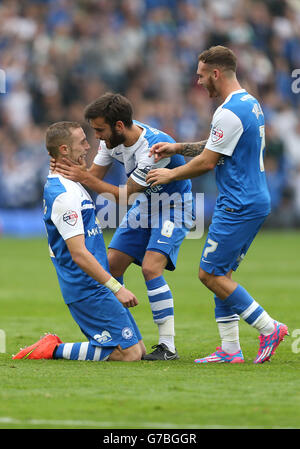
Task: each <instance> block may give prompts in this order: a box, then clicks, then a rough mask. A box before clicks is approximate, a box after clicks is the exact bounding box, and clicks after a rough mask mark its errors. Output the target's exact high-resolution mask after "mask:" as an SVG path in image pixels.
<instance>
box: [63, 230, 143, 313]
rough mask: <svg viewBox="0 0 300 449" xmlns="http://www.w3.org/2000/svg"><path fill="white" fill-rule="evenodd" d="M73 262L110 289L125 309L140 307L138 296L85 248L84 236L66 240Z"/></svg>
mask: <svg viewBox="0 0 300 449" xmlns="http://www.w3.org/2000/svg"><path fill="white" fill-rule="evenodd" d="M66 245H67V247H68V250H69V251H70V254H71V256H72V259H73V261H74V262H75V263H76V264H77V265H78V266H79V267H80V268H81V269H82V270H83V271H84V272H85V273H87V274H88V275H89V276H90V277H92V278H93V279H95V280H96V281H97V282H99V284H102V285H105V286H106V287H107V288H109V289H110V290H111V291H112V292H113V293H114V295H115V296H116V297H117V298H118V300H119V301H120V302H121V303H122V304H123V306H124V307H134V306H136V305H138V300H137V298H136V296H135V295H134V294H133V293H132V292H131V291H130V290H127V289H126V288H125V287H123V286H122V285H121V284H120V283H119V282H118V281H117V280H116V279H114V278H113V277H112V276H111V275H110V274H109V273H108V272H107V271H106V270H105V269H104V268H103V267H102V266H101V265H100V263H99V262H98V261H97V259H96V258H95V257H94V256H93V254H92V253H90V252H89V251H88V249H87V248H86V246H85V239H84V235H83V234H80V235H76V236H74V237H71V238H69V239H67V240H66Z"/></svg>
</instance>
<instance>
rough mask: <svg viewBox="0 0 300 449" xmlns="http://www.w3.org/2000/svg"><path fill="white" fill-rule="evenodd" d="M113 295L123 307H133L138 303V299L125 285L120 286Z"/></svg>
mask: <svg viewBox="0 0 300 449" xmlns="http://www.w3.org/2000/svg"><path fill="white" fill-rule="evenodd" d="M115 296H116V297H117V298H118V300H119V301H120V303H122V304H123V306H124V307H127V308H128V307H135V306H137V305H138V303H139V302H138V300H137V298H136V296H135V295H134V294H133V293H132V292H131V291H130V290H127V288H125V287H121V288H120V290H119V291H118V292H117V293H115Z"/></svg>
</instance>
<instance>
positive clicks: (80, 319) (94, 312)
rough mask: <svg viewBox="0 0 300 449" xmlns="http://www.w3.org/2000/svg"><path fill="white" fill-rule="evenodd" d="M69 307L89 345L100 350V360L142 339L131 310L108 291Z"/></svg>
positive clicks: (71, 304) (73, 303)
mask: <svg viewBox="0 0 300 449" xmlns="http://www.w3.org/2000/svg"><path fill="white" fill-rule="evenodd" d="M68 307H69V310H70V313H71V315H72V317H73V318H74V320H75V321H76V323H77V324H78V326H79V327H80V329H81V332H82V333H83V334H84V335H85V336H86V337H87V339H88V340H89V342H90V343H91V344H92V345H94V346H100V347H101V348H102V354H103V355H102V357H103V358H104V357H107V356H108V355H109V354H110V353H111V352H112V351H113V350H114V349H115V348H116V347H117V346H118V345H120V346H121V348H122V349H126V348H129V347H130V346H133V345H135V344H137V343H138V342H139V340H141V339H142V336H141V333H140V331H139V329H138V327H137V324H136V322H135V320H134V318H133V316H132V314H131V313H130V311H129V310H128V309H127V308H126V307H124V306H123V305H122V304H121V303H120V301H119V300H118V299H117V298H116V297H115V295H114V294H113V293H112V292H111V291H110V290H108V289H107V293H103V292H101V293H100V292H99V294H98V295H93V296H91V297H90V298H88V299H83V300H80V301H76V302H72V303H70V304H68Z"/></svg>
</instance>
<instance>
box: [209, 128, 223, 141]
mask: <svg viewBox="0 0 300 449" xmlns="http://www.w3.org/2000/svg"><path fill="white" fill-rule="evenodd" d="M223 135H224V133H223V130H222V129H221V128H217V127H216V126H214V127H213V129H212V130H211V140H212V141H213V142H218V141H219V140H221V139H222V137H223Z"/></svg>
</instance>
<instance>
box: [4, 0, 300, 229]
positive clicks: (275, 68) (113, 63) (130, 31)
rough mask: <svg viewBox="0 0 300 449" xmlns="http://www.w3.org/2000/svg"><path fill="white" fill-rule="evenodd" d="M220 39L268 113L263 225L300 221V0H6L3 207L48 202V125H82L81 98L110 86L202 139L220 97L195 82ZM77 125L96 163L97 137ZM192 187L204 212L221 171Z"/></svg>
mask: <svg viewBox="0 0 300 449" xmlns="http://www.w3.org/2000/svg"><path fill="white" fill-rule="evenodd" d="M218 44H220V45H226V46H229V47H230V48H232V49H233V51H234V52H235V53H236V55H237V57H238V77H239V80H240V82H241V84H242V86H243V87H244V88H245V89H247V90H248V91H249V92H250V93H252V94H253V95H254V96H256V97H257V98H258V99H259V101H260V102H261V105H262V108H263V110H264V113H265V120H266V148H267V150H266V156H265V168H266V174H267V179H268V184H269V188H270V193H271V198H272V207H273V212H272V215H271V216H270V217H269V219H268V221H267V225H269V226H274V227H278V226H280V227H285V228H289V227H294V226H299V225H300V148H299V147H300V93H297V89H292V83H293V82H294V85H295V87H297V86H298V90H300V89H299V87H300V81H299V83H298V84H297V79H294V78H293V76H292V74H293V71H295V69H300V2H299V0H264V1H255V0H82V1H80V0H23V1H15V0H9V1H5V0H2V1H1V0H0V69H1V70H3V71H4V73H5V76H6V93H1V94H0V208H1V209H2V210H7V209H10V210H12V209H17V208H28V209H30V208H36V207H41V198H42V190H43V185H44V182H45V178H46V176H47V173H48V169H49V158H48V154H47V152H46V149H45V144H44V135H45V130H46V128H47V126H48V125H49V124H51V123H53V122H56V121H60V120H76V121H79V122H80V123H82V122H83V109H84V107H85V106H86V105H87V104H88V103H90V102H91V101H92V100H94V99H95V98H97V97H98V96H100V95H102V94H103V93H105V92H107V91H113V92H120V93H122V94H123V95H126V96H127V97H128V98H129V99H130V100H131V102H132V104H133V107H134V118H136V119H137V120H139V121H142V122H143V121H144V122H145V123H147V124H149V125H151V126H154V127H157V128H159V129H161V130H163V131H165V132H167V133H169V134H170V135H171V136H173V137H174V138H175V139H176V140H178V141H181V142H188V141H197V140H203V139H205V138H207V137H208V134H209V128H210V122H211V119H212V115H213V112H214V110H215V108H216V107H217V106H218V103H216V102H215V100H210V99H209V98H208V95H207V92H206V91H204V90H203V89H201V88H200V87H198V86H197V83H196V81H197V77H196V70H197V63H198V60H197V58H198V54H199V53H200V52H201V51H202V50H204V49H206V48H208V47H210V46H211V45H218ZM294 73H295V72H294ZM298 77H300V70H299V75H298ZM82 124H83V127H84V129H85V131H86V132H87V135H88V138H89V140H90V143H91V145H92V148H93V151H92V152H91V155H90V162H91V161H92V159H93V156H94V154H95V152H96V151H97V142H96V141H95V140H94V137H93V135H92V134H91V132H90V130H89V128H88V126H87V125H86V124H84V123H82ZM119 175H120V173H119V172H118V168H114V169H113V170H112V172H111V175H110V176H111V177H112V179H113V180H115V183H118V180H117V179H116V178H117V177H118V176H119ZM122 181H124V179H122ZM193 189H194V192H204V193H205V198H206V217H207V219H209V218H210V217H209V215H210V213H211V210H212V208H213V205H214V201H215V197H216V186H215V181H214V174H213V173H209V174H207V175H205V176H202V177H200V178H197V179H194V180H193Z"/></svg>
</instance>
